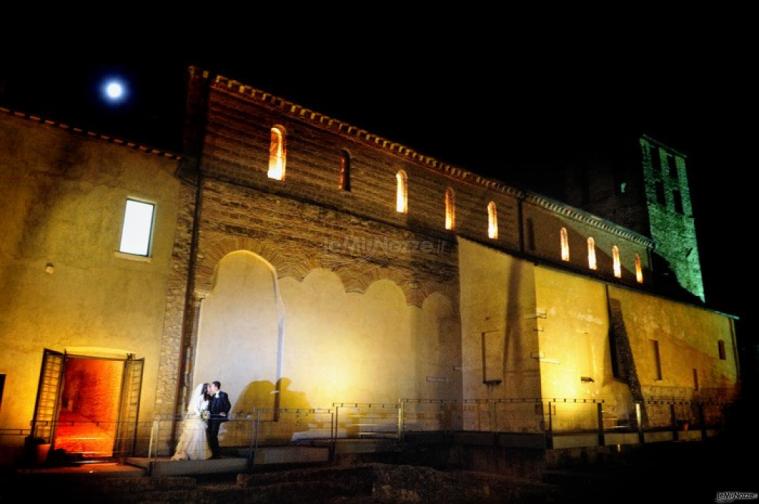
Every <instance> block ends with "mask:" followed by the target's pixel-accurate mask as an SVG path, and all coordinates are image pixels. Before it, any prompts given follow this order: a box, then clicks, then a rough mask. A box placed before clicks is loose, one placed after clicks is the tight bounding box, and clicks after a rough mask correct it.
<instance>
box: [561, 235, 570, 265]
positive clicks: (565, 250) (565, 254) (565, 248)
mask: <svg viewBox="0 0 759 504" xmlns="http://www.w3.org/2000/svg"><path fill="white" fill-rule="evenodd" d="M561 260H562V261H569V233H568V232H567V228H565V227H563V228H561Z"/></svg>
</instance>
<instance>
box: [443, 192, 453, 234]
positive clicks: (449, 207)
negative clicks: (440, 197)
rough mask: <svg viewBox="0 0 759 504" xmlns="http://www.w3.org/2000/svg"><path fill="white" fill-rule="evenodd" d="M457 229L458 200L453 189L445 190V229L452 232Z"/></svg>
mask: <svg viewBox="0 0 759 504" xmlns="http://www.w3.org/2000/svg"><path fill="white" fill-rule="evenodd" d="M455 228H456V200H455V196H454V194H453V189H452V188H450V187H449V188H448V189H446V190H445V229H448V230H452V229H455Z"/></svg>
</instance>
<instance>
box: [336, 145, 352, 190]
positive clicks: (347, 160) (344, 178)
mask: <svg viewBox="0 0 759 504" xmlns="http://www.w3.org/2000/svg"><path fill="white" fill-rule="evenodd" d="M338 188H339V189H340V190H341V191H350V190H351V155H350V152H348V151H347V150H344V149H343V150H341V151H340V182H339V184H338Z"/></svg>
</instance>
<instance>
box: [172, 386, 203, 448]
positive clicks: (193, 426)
mask: <svg viewBox="0 0 759 504" xmlns="http://www.w3.org/2000/svg"><path fill="white" fill-rule="evenodd" d="M202 391H203V384H200V385H198V386H197V387H196V388H195V390H194V391H193V392H192V397H191V398H190V403H189V404H188V405H187V414H186V415H185V417H184V420H183V421H182V427H181V434H180V435H179V442H178V443H177V449H176V450H175V452H174V456H173V457H171V460H206V459H209V458H211V455H212V454H211V448H210V447H209V446H208V440H207V439H206V427H207V424H206V422H205V420H203V418H202V417H201V415H202V412H203V411H204V410H207V409H208V401H207V400H206V399H205V398H204V397H203V394H202Z"/></svg>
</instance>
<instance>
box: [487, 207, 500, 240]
mask: <svg viewBox="0 0 759 504" xmlns="http://www.w3.org/2000/svg"><path fill="white" fill-rule="evenodd" d="M488 238H491V239H493V240H496V239H498V213H497V212H496V209H495V201H491V202H490V203H488Z"/></svg>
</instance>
